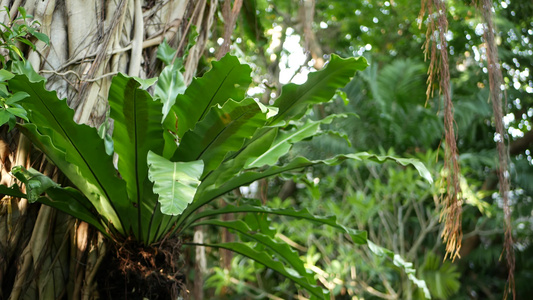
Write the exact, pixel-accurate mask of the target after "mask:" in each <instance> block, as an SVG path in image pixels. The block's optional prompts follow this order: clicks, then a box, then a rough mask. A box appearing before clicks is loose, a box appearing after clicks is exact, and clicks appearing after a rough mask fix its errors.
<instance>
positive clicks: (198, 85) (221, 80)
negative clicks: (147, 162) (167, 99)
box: [164, 54, 251, 137]
mask: <svg viewBox="0 0 533 300" xmlns="http://www.w3.org/2000/svg"><path fill="white" fill-rule="evenodd" d="M250 72H251V68H250V67H249V66H248V65H245V64H240V63H239V60H238V59H237V58H236V57H234V56H231V55H229V54H228V55H226V56H224V57H223V58H222V59H221V60H220V61H218V62H217V61H215V62H213V68H212V69H211V70H210V71H208V72H207V73H206V74H205V75H204V76H203V77H201V78H195V79H194V80H193V81H192V82H191V85H190V86H189V87H188V88H187V90H186V91H185V94H182V95H179V96H178V98H177V99H176V103H175V104H174V105H173V106H172V107H171V109H170V112H169V114H168V115H167V117H166V118H165V122H164V125H165V129H166V130H170V131H173V132H174V133H175V134H177V136H179V137H183V134H184V133H185V132H187V131H188V130H191V129H193V128H194V126H195V125H196V123H198V121H200V120H202V119H203V118H204V117H205V116H206V114H207V112H208V111H209V109H210V108H211V107H212V106H214V105H217V104H221V105H222V104H224V103H225V102H226V101H227V100H228V99H230V98H231V99H235V100H240V99H243V98H244V94H245V92H246V90H247V88H248V86H249V85H250V83H251V78H250ZM176 124H177V126H176Z"/></svg>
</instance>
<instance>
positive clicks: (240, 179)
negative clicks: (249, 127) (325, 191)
mask: <svg viewBox="0 0 533 300" xmlns="http://www.w3.org/2000/svg"><path fill="white" fill-rule="evenodd" d="M345 160H356V161H363V160H371V161H376V162H383V161H385V160H392V161H395V162H396V163H399V164H401V165H403V166H408V165H412V166H414V167H415V168H416V169H417V171H418V172H419V174H420V175H421V176H422V177H424V178H425V179H426V180H428V181H429V182H433V179H432V177H431V174H430V173H429V171H428V170H427V169H426V167H425V166H424V165H423V164H422V163H421V162H420V161H419V160H416V159H407V158H397V157H393V156H380V155H375V154H370V153H367V152H360V153H353V154H341V155H337V156H335V157H333V158H330V159H325V160H314V161H311V160H308V159H307V158H305V157H297V158H295V159H294V160H292V161H291V162H290V163H288V164H286V165H284V166H272V167H269V168H267V169H265V170H263V171H249V172H243V173H242V174H240V175H236V176H234V177H233V178H231V179H229V180H227V181H226V182H224V183H223V184H222V185H220V186H218V185H215V184H214V183H215V182H216V176H217V174H216V173H215V174H211V175H210V176H208V178H206V180H204V181H203V182H202V184H201V185H200V187H199V191H198V195H199V196H198V199H196V200H195V201H194V202H193V204H192V205H191V206H189V208H188V209H191V210H196V209H197V208H198V207H200V206H202V205H204V204H205V203H208V202H209V201H211V200H212V199H215V198H217V197H219V196H221V195H224V194H225V193H227V192H229V191H231V190H233V189H235V188H238V187H240V186H245V185H248V184H250V183H252V182H254V181H256V180H258V179H261V178H266V177H270V176H273V175H277V174H280V173H284V172H288V171H293V170H298V169H302V168H305V167H309V166H313V165H319V164H325V165H336V164H339V163H341V162H343V161H345ZM211 176H212V177H211ZM210 177H211V178H210ZM213 177H215V178H213Z"/></svg>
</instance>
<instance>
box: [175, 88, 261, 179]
mask: <svg viewBox="0 0 533 300" xmlns="http://www.w3.org/2000/svg"><path fill="white" fill-rule="evenodd" d="M265 121H266V112H263V111H261V108H260V107H259V105H258V104H257V103H256V102H255V100H253V99H251V98H247V99H244V100H242V101H241V102H236V101H233V100H231V99H230V100H228V101H227V102H226V103H225V104H224V106H222V107H221V106H219V105H216V106H214V107H213V108H211V110H210V111H209V113H208V114H207V115H206V117H205V118H204V119H203V120H202V121H200V122H199V123H198V124H197V125H196V127H195V128H194V130H191V131H188V132H187V133H185V135H184V136H183V139H182V140H181V143H180V146H179V147H178V150H177V151H176V154H175V155H174V157H173V159H172V160H179V161H193V160H198V159H202V160H203V161H204V163H205V168H204V174H205V173H207V172H209V171H211V170H214V169H215V168H217V167H218V166H219V165H220V163H221V162H222V160H223V159H224V157H225V156H226V154H228V153H229V152H231V151H237V150H238V149H239V148H240V147H241V146H242V144H243V143H244V141H245V139H247V138H250V137H252V135H253V134H254V132H255V131H256V130H257V129H258V128H260V127H262V126H263V125H264V124H265Z"/></svg>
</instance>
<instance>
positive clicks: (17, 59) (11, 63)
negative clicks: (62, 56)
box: [0, 7, 50, 130]
mask: <svg viewBox="0 0 533 300" xmlns="http://www.w3.org/2000/svg"><path fill="white" fill-rule="evenodd" d="M3 11H5V13H6V14H7V15H8V16H9V15H10V11H9V9H8V8H7V7H5V8H4V10H3ZM18 11H19V13H20V15H21V16H20V17H18V18H16V19H15V20H14V23H13V24H11V26H8V25H6V24H3V23H0V25H1V26H2V27H3V28H2V29H0V48H4V49H6V50H7V54H8V58H9V60H7V59H6V57H4V56H2V55H0V63H1V64H2V69H0V126H2V125H4V124H6V123H7V124H8V125H9V130H11V129H13V127H14V126H15V123H16V122H17V117H18V118H21V119H23V120H26V121H28V118H27V112H26V110H24V108H23V107H22V106H21V105H20V104H18V103H17V102H19V101H20V100H22V99H24V98H25V97H26V96H27V94H26V93H24V92H18V93H15V94H11V93H10V92H9V91H8V90H7V89H6V81H7V80H9V79H11V78H13V76H14V74H13V73H12V72H15V73H20V71H21V70H20V69H21V66H23V65H24V56H23V55H22V52H21V50H20V49H19V48H18V46H17V43H23V44H26V45H28V46H30V47H31V48H32V49H33V50H35V45H34V44H33V43H32V42H31V41H30V40H29V39H28V37H32V36H33V37H36V38H37V39H39V40H41V41H43V42H45V43H46V44H49V43H50V41H49V39H48V36H46V35H45V34H42V33H40V32H38V31H37V29H36V27H37V26H38V25H40V24H39V22H38V21H35V20H34V21H32V22H31V23H29V24H28V23H27V19H28V18H32V16H30V15H27V14H26V10H25V9H24V8H23V7H19V8H18ZM10 70H11V72H10Z"/></svg>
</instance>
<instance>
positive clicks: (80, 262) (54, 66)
mask: <svg viewBox="0 0 533 300" xmlns="http://www.w3.org/2000/svg"><path fill="white" fill-rule="evenodd" d="M217 5H218V0H161V1H159V0H147V1H142V0H63V1H56V0H27V1H21V0H11V1H7V0H3V1H1V4H0V6H1V7H4V6H7V7H9V9H10V12H11V15H7V14H6V13H5V12H3V13H2V14H0V22H3V23H4V24H9V23H10V22H11V21H12V20H14V19H15V18H16V17H17V7H20V6H23V7H24V8H25V9H26V11H27V13H28V14H29V15H32V16H33V18H34V19H35V20H38V21H39V22H40V23H41V29H40V30H41V32H42V33H45V34H47V35H48V36H49V37H50V45H49V46H47V45H45V44H44V43H42V42H39V41H35V42H36V46H37V49H36V51H33V50H31V49H24V48H23V50H25V54H26V57H27V59H28V60H29V61H30V62H31V63H32V65H33V67H34V68H35V69H36V71H38V72H39V73H40V74H41V75H43V76H45V77H46V78H47V88H48V89H53V90H56V91H57V93H58V96H59V97H60V98H67V99H68V103H69V105H70V106H71V107H72V108H73V109H74V110H75V111H76V113H75V119H76V121H77V122H79V123H86V124H89V125H91V126H98V125H99V124H101V123H102V122H104V121H105V119H106V113H107V110H108V103H107V94H108V89H109V86H110V82H111V78H112V76H113V75H114V74H116V73H118V72H122V73H125V74H128V75H130V76H139V77H141V78H143V77H144V78H147V77H149V76H154V75H157V74H158V68H159V65H158V62H157V60H156V50H157V46H158V45H159V44H160V43H161V42H162V41H163V40H164V39H166V40H167V41H168V43H169V44H170V45H171V46H173V47H174V48H175V49H178V55H182V54H183V52H184V49H185V47H186V46H187V42H188V38H189V35H190V34H191V32H192V31H193V30H196V31H197V32H198V33H199V35H198V37H197V42H196V45H195V46H194V47H193V48H191V49H190V50H189V55H188V56H187V58H186V60H185V69H186V71H185V74H184V75H185V79H186V80H187V81H189V82H190V80H191V79H192V77H193V75H194V73H195V70H196V68H197V65H198V61H199V59H200V57H201V56H202V53H203V51H204V48H205V45H206V41H207V39H208V36H209V33H210V30H211V27H212V24H213V20H214V17H215V12H216V9H217ZM4 127H6V126H3V127H2V128H0V176H1V177H0V184H5V185H11V184H13V183H14V179H13V178H12V177H11V176H10V175H9V171H10V170H11V167H13V166H16V165H23V166H25V167H29V166H31V167H33V168H36V169H39V170H41V171H42V172H44V173H46V174H47V175H49V176H52V177H54V179H56V180H59V181H60V180H61V175H60V174H58V171H57V170H56V169H55V168H54V167H53V166H52V165H51V164H49V163H47V161H46V159H45V158H44V157H43V155H42V154H40V153H39V152H38V150H36V149H34V148H33V147H32V145H31V144H30V143H29V142H28V141H27V140H26V139H25V138H24V137H23V136H21V135H19V134H17V132H16V131H15V130H13V131H11V132H9V133H8V132H7V128H4ZM107 243H108V242H107V241H106V240H105V239H103V238H102V236H101V235H100V234H99V233H97V232H96V231H95V230H93V229H92V228H91V227H89V226H88V225H87V224H86V223H84V222H80V221H78V220H75V219H73V218H71V217H69V216H67V215H65V214H63V213H61V212H59V211H56V210H54V209H52V208H50V207H47V206H44V205H43V206H41V205H38V204H29V203H28V202H27V201H26V200H25V199H16V198H12V197H4V198H2V199H1V203H0V299H12V300H18V299H97V298H99V297H100V296H101V295H99V294H98V289H97V286H96V278H95V277H96V274H97V270H98V267H99V266H100V264H101V262H102V259H103V258H104V254H105V253H106V248H109V245H108V244H107Z"/></svg>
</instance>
